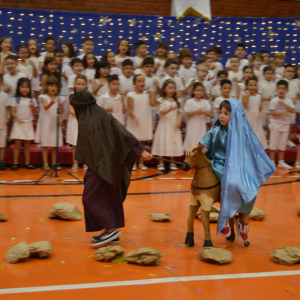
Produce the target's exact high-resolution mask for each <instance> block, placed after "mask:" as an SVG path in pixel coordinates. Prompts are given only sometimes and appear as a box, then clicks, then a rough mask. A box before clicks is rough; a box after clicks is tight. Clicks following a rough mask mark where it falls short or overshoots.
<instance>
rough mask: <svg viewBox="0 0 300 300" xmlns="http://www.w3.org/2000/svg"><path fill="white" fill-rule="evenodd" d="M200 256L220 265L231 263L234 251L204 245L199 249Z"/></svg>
mask: <svg viewBox="0 0 300 300" xmlns="http://www.w3.org/2000/svg"><path fill="white" fill-rule="evenodd" d="M199 255H200V258H201V259H202V260H204V261H207V262H211V263H218V264H220V265H223V264H230V263H231V262H232V260H233V256H232V253H231V252H230V251H228V250H226V249H220V248H214V247H204V248H202V249H201V250H200V251H199Z"/></svg>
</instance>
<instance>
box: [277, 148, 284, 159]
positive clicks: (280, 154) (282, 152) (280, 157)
mask: <svg viewBox="0 0 300 300" xmlns="http://www.w3.org/2000/svg"><path fill="white" fill-rule="evenodd" d="M278 161H284V151H281V150H278Z"/></svg>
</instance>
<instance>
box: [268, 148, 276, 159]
mask: <svg viewBox="0 0 300 300" xmlns="http://www.w3.org/2000/svg"><path fill="white" fill-rule="evenodd" d="M269 157H270V159H271V160H272V161H273V162H274V161H275V151H274V150H269Z"/></svg>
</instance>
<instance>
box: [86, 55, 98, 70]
mask: <svg viewBox="0 0 300 300" xmlns="http://www.w3.org/2000/svg"><path fill="white" fill-rule="evenodd" d="M88 55H93V56H94V58H95V62H94V65H93V68H94V69H96V67H97V63H98V60H97V57H96V56H95V54H94V53H87V54H85V55H84V57H83V58H82V63H83V66H84V68H85V69H87V67H88V63H87V57H88Z"/></svg>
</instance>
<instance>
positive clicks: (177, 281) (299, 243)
mask: <svg viewBox="0 0 300 300" xmlns="http://www.w3.org/2000/svg"><path fill="white" fill-rule="evenodd" d="M68 170H70V168H68ZM42 174H43V171H42V170H41V169H39V170H35V171H29V170H25V169H20V170H19V171H17V172H13V171H10V170H7V171H4V172H1V173H0V181H1V182H3V181H6V183H2V184H1V185H0V212H1V213H3V214H4V215H6V216H7V217H8V219H9V221H8V222H5V223H0V299H1V300H12V299H18V300H19V299H21V300H23V299H30V300H34V299H39V300H40V299H44V300H48V299H65V298H67V297H69V299H93V298H95V297H97V299H108V300H160V299H164V300H169V299H178V300H185V299H189V300H193V299H218V300H224V299H230V300H235V299H243V300H247V299H256V300H257V299H281V300H282V299H284V300H288V299H300V265H299V264H298V265H294V266H283V265H278V264H275V263H273V262H272V261H271V260H270V254H271V253H270V251H272V250H274V249H276V248H278V247H284V246H296V247H300V237H299V232H300V217H299V216H297V213H296V206H297V205H298V204H299V203H300V181H298V182H297V179H298V178H299V177H298V176H299V174H297V173H296V175H294V177H291V176H292V175H293V174H289V172H288V171H284V170H282V171H278V172H276V173H275V174H274V175H273V178H271V179H269V180H268V181H267V183H266V185H265V186H263V187H261V188H260V192H259V194H258V199H257V202H256V206H257V207H259V208H261V209H263V210H264V211H265V212H266V213H267V216H266V218H265V220H264V221H250V232H249V241H250V246H249V247H245V246H244V245H243V244H242V243H241V242H239V241H238V240H236V241H235V242H234V243H228V242H226V240H225V239H224V238H223V237H222V236H220V235H218V236H216V234H215V232H216V224H211V229H212V240H213V243H214V244H215V247H219V248H224V249H227V250H229V251H231V252H232V253H233V259H234V261H233V262H232V263H231V264H229V265H214V264H209V263H205V262H203V261H201V260H200V259H199V257H198V251H199V250H200V249H201V247H202V244H203V227H202V224H201V222H200V221H199V220H195V242H196V245H195V246H194V247H193V248H188V247H185V246H184V244H183V243H184V239H185V234H186V219H187V214H188V209H189V193H188V191H189V186H190V183H191V180H190V178H191V177H193V174H194V171H193V170H191V171H189V172H188V173H185V172H183V171H181V170H178V171H171V172H169V173H166V174H163V173H159V171H157V170H156V169H155V168H150V169H149V170H148V171H146V172H145V171H141V170H138V171H135V172H133V175H132V179H133V181H132V182H131V185H130V188H129V194H128V196H127V199H126V201H125V204H124V205H125V218H126V227H125V228H123V229H122V232H123V234H122V235H121V237H120V240H121V243H120V246H122V247H123V248H124V250H125V253H128V252H129V251H131V250H134V249H136V248H138V247H142V246H148V247H153V248H155V249H157V250H159V251H160V252H161V253H162V260H161V265H160V266H155V267H142V266H137V265H130V264H124V263H123V262H106V263H101V262H98V261H96V260H95V258H94V257H93V255H94V253H95V251H96V250H94V249H93V248H90V247H89V244H90V238H91V236H92V235H93V234H92V233H86V232H85V227H84V220H81V221H62V220H52V219H49V218H48V212H49V210H50V209H51V207H52V205H53V204H54V203H56V202H70V203H73V204H75V205H76V206H77V207H78V208H79V209H80V210H81V211H82V212H83V207H82V203H81V194H82V190H83V185H78V184H74V183H73V182H68V181H63V180H65V179H70V178H71V177H70V176H69V175H66V174H65V173H64V172H63V171H60V172H59V174H60V176H61V177H59V178H51V179H52V180H53V179H57V180H58V181H46V182H43V183H41V184H39V185H33V184H32V183H30V182H28V183H24V182H16V181H19V180H37V179H38V178H39V177H40V176H41V175H42ZM75 175H77V176H78V177H79V178H81V179H82V178H83V172H82V170H80V172H79V173H77V174H75ZM154 175H158V176H154ZM145 177H146V178H145ZM14 181H15V182H14ZM153 212H160V213H171V214H172V218H173V219H172V221H171V222H170V223H154V222H152V221H151V220H150V217H149V214H150V213H153ZM28 227H29V228H30V229H28ZM12 238H15V240H12ZM42 240H46V241H50V242H51V243H52V246H53V255H52V256H51V257H50V258H49V259H42V260H41V259H30V260H28V261H26V262H22V263H17V264H8V263H7V262H6V261H5V254H6V252H7V250H8V249H9V248H10V247H11V246H13V245H14V244H16V243H20V242H23V241H24V242H26V243H32V242H37V241H42Z"/></svg>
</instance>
